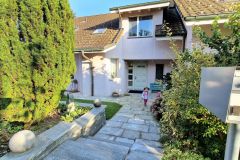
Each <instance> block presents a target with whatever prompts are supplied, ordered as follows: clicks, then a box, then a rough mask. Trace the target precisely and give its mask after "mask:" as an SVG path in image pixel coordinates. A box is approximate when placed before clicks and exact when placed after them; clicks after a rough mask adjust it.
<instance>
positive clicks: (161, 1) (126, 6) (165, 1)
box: [110, 0, 170, 11]
mask: <svg viewBox="0 0 240 160" xmlns="http://www.w3.org/2000/svg"><path fill="white" fill-rule="evenodd" d="M167 2H170V0H158V1H153V2H145V3H138V4H131V5H125V6H119V7H113V8H110V11H115V10H119V9H128V8H134V7H142V6H149V5H155V4H161V3H167Z"/></svg>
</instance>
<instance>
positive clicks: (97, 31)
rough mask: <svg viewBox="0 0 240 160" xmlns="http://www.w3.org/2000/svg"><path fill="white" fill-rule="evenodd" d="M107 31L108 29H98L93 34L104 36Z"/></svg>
mask: <svg viewBox="0 0 240 160" xmlns="http://www.w3.org/2000/svg"><path fill="white" fill-rule="evenodd" d="M106 30H107V28H98V29H96V30H95V31H94V32H93V34H103V33H104V32H105V31H106Z"/></svg>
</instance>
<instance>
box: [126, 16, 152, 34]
mask: <svg viewBox="0 0 240 160" xmlns="http://www.w3.org/2000/svg"><path fill="white" fill-rule="evenodd" d="M152 26H153V22H152V16H140V17H130V18H129V37H148V36H152V32H153V27H152Z"/></svg>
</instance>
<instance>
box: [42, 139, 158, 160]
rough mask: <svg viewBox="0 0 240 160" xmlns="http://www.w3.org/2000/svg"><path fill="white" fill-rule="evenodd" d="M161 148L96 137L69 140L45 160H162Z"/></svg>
mask: <svg viewBox="0 0 240 160" xmlns="http://www.w3.org/2000/svg"><path fill="white" fill-rule="evenodd" d="M161 157H162V152H161V148H156V147H155V146H150V145H146V144H141V143H140V142H136V143H134V144H129V143H124V142H116V141H112V140H106V139H100V138H96V137H87V138H79V139H77V140H75V141H74V140H68V141H66V142H64V143H63V144H61V145H60V146H59V147H58V148H56V149H55V150H54V151H52V152H51V153H50V154H49V155H48V156H47V157H45V158H44V160H160V159H161Z"/></svg>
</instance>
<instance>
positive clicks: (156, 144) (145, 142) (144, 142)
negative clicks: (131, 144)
mask: <svg viewBox="0 0 240 160" xmlns="http://www.w3.org/2000/svg"><path fill="white" fill-rule="evenodd" d="M135 143H139V144H142V145H147V146H151V147H157V148H162V147H163V146H162V144H161V143H159V142H158V141H150V140H145V139H136V140H135Z"/></svg>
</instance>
